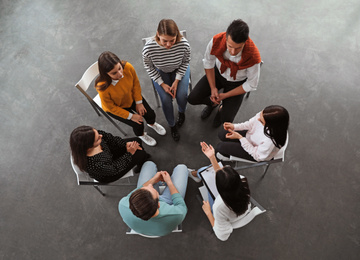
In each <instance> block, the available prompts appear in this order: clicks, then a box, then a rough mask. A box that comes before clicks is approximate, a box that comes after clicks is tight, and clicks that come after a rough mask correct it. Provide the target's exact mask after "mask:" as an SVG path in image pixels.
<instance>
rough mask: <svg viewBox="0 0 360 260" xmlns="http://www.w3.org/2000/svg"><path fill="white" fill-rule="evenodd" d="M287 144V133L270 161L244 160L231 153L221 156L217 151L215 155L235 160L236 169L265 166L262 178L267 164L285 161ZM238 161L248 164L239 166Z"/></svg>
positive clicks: (225, 159) (223, 158)
mask: <svg viewBox="0 0 360 260" xmlns="http://www.w3.org/2000/svg"><path fill="white" fill-rule="evenodd" d="M288 144H289V133H288V134H287V136H286V142H285V145H284V146H283V147H281V149H280V150H279V151H278V153H277V154H276V155H275V156H274V158H273V159H272V160H270V161H262V162H254V161H249V160H245V159H243V158H239V157H236V156H232V155H231V156H230V158H229V157H226V156H223V155H222V154H221V153H219V152H218V153H217V154H216V157H217V158H218V159H219V160H222V161H233V162H235V167H234V169H235V170H236V171H238V170H244V169H248V168H254V167H259V166H266V167H265V170H264V173H263V175H262V177H261V178H264V177H265V174H266V173H267V170H268V169H269V166H270V165H271V164H273V163H279V162H283V161H285V151H286V148H287V146H288ZM240 163H248V164H247V165H243V166H240Z"/></svg>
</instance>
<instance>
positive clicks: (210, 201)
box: [197, 165, 220, 212]
mask: <svg viewBox="0 0 360 260" xmlns="http://www.w3.org/2000/svg"><path fill="white" fill-rule="evenodd" d="M208 167H209V165H208V166H204V167H201V168H200V169H199V170H197V176H198V177H199V178H200V179H201V177H200V174H199V173H200V172H201V171H202V170H205V169H206V168H208ZM219 196H220V195H219ZM208 200H209V204H210V208H211V212H212V207H213V205H214V201H215V200H214V199H213V197H212V196H211V194H210V192H209V191H208Z"/></svg>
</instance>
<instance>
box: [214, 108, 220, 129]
mask: <svg viewBox="0 0 360 260" xmlns="http://www.w3.org/2000/svg"><path fill="white" fill-rule="evenodd" d="M220 125H221V118H220V111H217V113H216V115H215V117H214V121H213V125H212V126H213V127H214V128H218V127H219V126H220Z"/></svg>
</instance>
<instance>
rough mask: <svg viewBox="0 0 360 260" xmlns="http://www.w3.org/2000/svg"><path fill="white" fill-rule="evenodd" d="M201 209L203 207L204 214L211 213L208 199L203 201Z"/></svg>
mask: <svg viewBox="0 0 360 260" xmlns="http://www.w3.org/2000/svg"><path fill="white" fill-rule="evenodd" d="M202 209H203V211H204V212H205V214H206V215H208V214H212V213H211V207H210V203H209V201H207V200H204V201H203V205H202Z"/></svg>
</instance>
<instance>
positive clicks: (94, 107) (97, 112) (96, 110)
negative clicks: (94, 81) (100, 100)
mask: <svg viewBox="0 0 360 260" xmlns="http://www.w3.org/2000/svg"><path fill="white" fill-rule="evenodd" d="M89 103H90V105H91V106H92V107H93V109H94V110H95V112H96V114H98V116H101V114H100V112H99V110H98V109H97V108H96V106H95V105H94V104H93V103H92V102H91V101H90V100H89Z"/></svg>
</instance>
